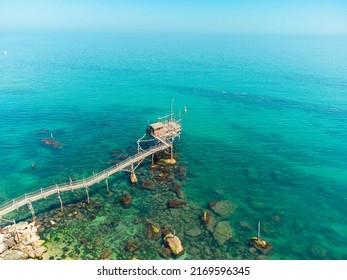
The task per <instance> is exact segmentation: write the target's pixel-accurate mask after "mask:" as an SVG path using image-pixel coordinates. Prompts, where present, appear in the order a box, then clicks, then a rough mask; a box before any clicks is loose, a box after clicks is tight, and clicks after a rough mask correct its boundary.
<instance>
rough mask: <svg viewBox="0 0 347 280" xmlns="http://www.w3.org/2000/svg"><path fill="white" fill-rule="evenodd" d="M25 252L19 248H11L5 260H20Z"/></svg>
mask: <svg viewBox="0 0 347 280" xmlns="http://www.w3.org/2000/svg"><path fill="white" fill-rule="evenodd" d="M23 254H24V253H23V252H21V251H17V250H10V251H8V254H7V255H6V257H5V260H19V259H21V258H22V256H23Z"/></svg>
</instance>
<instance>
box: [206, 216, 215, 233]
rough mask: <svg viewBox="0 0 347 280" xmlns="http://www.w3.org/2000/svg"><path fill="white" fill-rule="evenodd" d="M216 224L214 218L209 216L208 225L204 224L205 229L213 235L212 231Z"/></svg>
mask: <svg viewBox="0 0 347 280" xmlns="http://www.w3.org/2000/svg"><path fill="white" fill-rule="evenodd" d="M216 224H217V220H216V218H215V216H212V215H211V216H210V220H209V222H208V224H205V225H206V229H207V230H208V231H209V232H212V233H213V230H214V228H215V226H216Z"/></svg>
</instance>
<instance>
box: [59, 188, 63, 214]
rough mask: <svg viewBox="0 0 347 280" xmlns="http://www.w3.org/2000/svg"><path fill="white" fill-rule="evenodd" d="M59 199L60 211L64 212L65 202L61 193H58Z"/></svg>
mask: <svg viewBox="0 0 347 280" xmlns="http://www.w3.org/2000/svg"><path fill="white" fill-rule="evenodd" d="M58 199H59V202H60V211H61V212H64V207H63V201H62V200H61V196H60V192H59V191H58Z"/></svg>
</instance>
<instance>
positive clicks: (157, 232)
mask: <svg viewBox="0 0 347 280" xmlns="http://www.w3.org/2000/svg"><path fill="white" fill-rule="evenodd" d="M161 233H162V231H161V229H160V227H159V226H158V225H156V224H154V223H152V222H147V235H148V237H149V238H150V239H156V238H159V237H160V236H161Z"/></svg>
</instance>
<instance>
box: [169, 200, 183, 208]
mask: <svg viewBox="0 0 347 280" xmlns="http://www.w3.org/2000/svg"><path fill="white" fill-rule="evenodd" d="M185 205H187V202H186V201H182V200H175V199H173V200H169V207H170V208H179V207H182V206H185Z"/></svg>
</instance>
